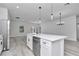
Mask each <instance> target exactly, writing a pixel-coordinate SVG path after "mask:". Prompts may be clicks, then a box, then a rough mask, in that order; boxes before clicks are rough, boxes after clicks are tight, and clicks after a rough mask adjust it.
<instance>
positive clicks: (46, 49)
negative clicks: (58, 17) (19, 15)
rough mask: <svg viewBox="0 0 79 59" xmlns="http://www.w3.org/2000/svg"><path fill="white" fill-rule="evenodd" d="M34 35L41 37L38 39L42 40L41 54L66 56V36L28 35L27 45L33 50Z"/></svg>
mask: <svg viewBox="0 0 79 59" xmlns="http://www.w3.org/2000/svg"><path fill="white" fill-rule="evenodd" d="M33 36H34V37H38V38H40V39H38V40H40V56H64V39H65V38H66V36H60V35H49V34H35V35H32V34H29V35H27V46H28V47H29V48H30V49H31V50H32V51H33V43H34V42H33ZM29 42H30V43H29ZM38 50H39V49H38ZM33 52H34V51H33Z"/></svg>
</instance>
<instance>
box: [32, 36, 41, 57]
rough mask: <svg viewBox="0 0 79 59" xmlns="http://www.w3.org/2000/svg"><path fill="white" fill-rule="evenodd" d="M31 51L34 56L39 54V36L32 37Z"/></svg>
mask: <svg viewBox="0 0 79 59" xmlns="http://www.w3.org/2000/svg"><path fill="white" fill-rule="evenodd" d="M33 53H34V55H35V56H40V38H38V37H35V36H34V37H33Z"/></svg>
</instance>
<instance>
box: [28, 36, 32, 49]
mask: <svg viewBox="0 0 79 59" xmlns="http://www.w3.org/2000/svg"><path fill="white" fill-rule="evenodd" d="M32 42H33V39H32V36H31V35H27V46H28V47H29V48H30V49H31V50H33V47H32V45H33V43H32Z"/></svg>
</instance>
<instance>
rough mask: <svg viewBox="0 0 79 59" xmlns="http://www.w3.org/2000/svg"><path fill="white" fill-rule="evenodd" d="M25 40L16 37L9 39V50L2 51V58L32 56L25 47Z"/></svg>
mask: <svg viewBox="0 0 79 59" xmlns="http://www.w3.org/2000/svg"><path fill="white" fill-rule="evenodd" d="M25 39H26V38H24V37H23V38H21V37H16V38H11V39H10V50H9V51H4V52H3V53H2V56H34V55H33V53H32V51H30V49H28V48H27V46H26V41H25Z"/></svg>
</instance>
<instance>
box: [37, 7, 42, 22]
mask: <svg viewBox="0 0 79 59" xmlns="http://www.w3.org/2000/svg"><path fill="white" fill-rule="evenodd" d="M38 9H39V22H41V9H42V7H41V6H39V7H38Z"/></svg>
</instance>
